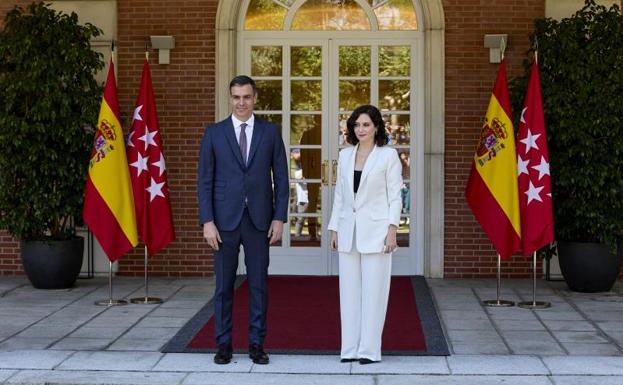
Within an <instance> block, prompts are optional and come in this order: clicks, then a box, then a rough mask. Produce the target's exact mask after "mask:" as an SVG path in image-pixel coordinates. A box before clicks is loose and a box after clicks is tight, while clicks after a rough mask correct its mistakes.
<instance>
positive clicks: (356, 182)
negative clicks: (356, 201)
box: [354, 170, 361, 194]
mask: <svg viewBox="0 0 623 385" xmlns="http://www.w3.org/2000/svg"><path fill="white" fill-rule="evenodd" d="M354 182H355V183H354V187H355V194H356V193H357V190H359V182H361V171H358V170H355V181H354Z"/></svg>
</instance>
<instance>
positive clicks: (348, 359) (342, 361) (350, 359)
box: [340, 358, 359, 363]
mask: <svg viewBox="0 0 623 385" xmlns="http://www.w3.org/2000/svg"><path fill="white" fill-rule="evenodd" d="M355 361H359V358H342V359H341V360H340V362H341V363H346V362H355Z"/></svg>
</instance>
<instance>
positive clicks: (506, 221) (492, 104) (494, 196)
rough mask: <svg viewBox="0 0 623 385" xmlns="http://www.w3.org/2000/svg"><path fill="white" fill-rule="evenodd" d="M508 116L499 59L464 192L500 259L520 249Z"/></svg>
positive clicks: (512, 137) (512, 136)
mask: <svg viewBox="0 0 623 385" xmlns="http://www.w3.org/2000/svg"><path fill="white" fill-rule="evenodd" d="M511 117H512V114H511V106H510V98H509V96H508V85H507V83H506V60H505V59H503V60H502V63H501V64H500V69H499V71H498V76H497V79H496V80H495V86H494V87H493V94H492V95H491V99H490V100H489V108H488V109H487V116H486V117H485V122H484V125H483V127H482V131H481V132H480V142H479V143H478V148H477V150H476V154H475V155H474V161H473V163H472V169H471V171H470V175H469V179H468V181H467V188H466V189H465V197H466V198H467V203H468V204H469V207H470V208H471V209H472V212H473V213H474V216H475V217H476V220H478V222H479V223H480V226H482V228H483V230H484V231H485V233H486V234H487V236H488V237H489V239H490V240H491V242H492V243H493V247H495V249H496V250H497V252H498V253H499V254H500V257H501V258H502V259H508V258H510V256H511V255H513V253H514V252H515V251H517V250H519V248H520V246H521V244H520V240H521V224H520V219H519V218H520V217H519V194H518V187H517V158H516V156H517V153H516V151H515V131H514V129H513V122H512V118H511Z"/></svg>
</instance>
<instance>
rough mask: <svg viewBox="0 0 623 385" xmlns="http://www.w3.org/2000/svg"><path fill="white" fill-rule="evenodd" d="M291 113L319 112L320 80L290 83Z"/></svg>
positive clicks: (320, 103)
mask: <svg viewBox="0 0 623 385" xmlns="http://www.w3.org/2000/svg"><path fill="white" fill-rule="evenodd" d="M291 85H292V86H291V92H292V95H291V98H292V100H291V106H290V108H291V109H292V110H293V111H320V110H321V109H322V89H321V88H322V81H321V80H293V81H292V82H291Z"/></svg>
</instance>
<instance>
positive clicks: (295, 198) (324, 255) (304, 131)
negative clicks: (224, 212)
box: [245, 40, 331, 275]
mask: <svg viewBox="0 0 623 385" xmlns="http://www.w3.org/2000/svg"><path fill="white" fill-rule="evenodd" d="M280 43H281V44H280V45H275V40H270V41H269V42H264V41H260V40H253V41H248V43H247V44H248V45H247V47H245V51H246V52H248V53H249V55H248V56H247V57H248V58H249V66H250V71H249V72H250V75H251V76H252V77H253V78H254V79H255V80H256V82H257V87H258V102H257V104H256V114H257V115H258V116H259V117H260V118H264V119H267V120H269V121H272V122H274V123H276V124H278V125H280V126H281V127H282V136H283V140H284V143H285V145H286V151H287V153H288V155H289V158H290V159H289V168H290V201H289V208H288V223H286V225H285V226H284V227H285V229H284V234H283V240H282V241H281V243H280V244H279V245H277V246H278V247H273V248H272V249H271V264H270V273H271V274H320V275H325V274H330V263H329V253H328V251H327V246H328V242H327V240H326V233H324V232H323V224H324V223H326V220H327V219H326V216H327V215H328V214H330V213H328V211H330V209H331V206H330V195H331V194H330V192H329V191H328V189H329V184H328V182H327V181H328V178H329V176H330V170H329V169H328V164H329V162H328V160H327V159H328V156H329V155H328V145H327V143H328V137H329V135H328V129H327V121H328V118H327V114H326V113H325V112H326V111H327V106H328V103H327V100H326V95H327V87H328V85H327V78H328V76H327V64H326V60H327V52H328V50H327V43H326V41H325V42H322V41H321V42H318V41H306V42H302V43H289V42H280Z"/></svg>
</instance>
